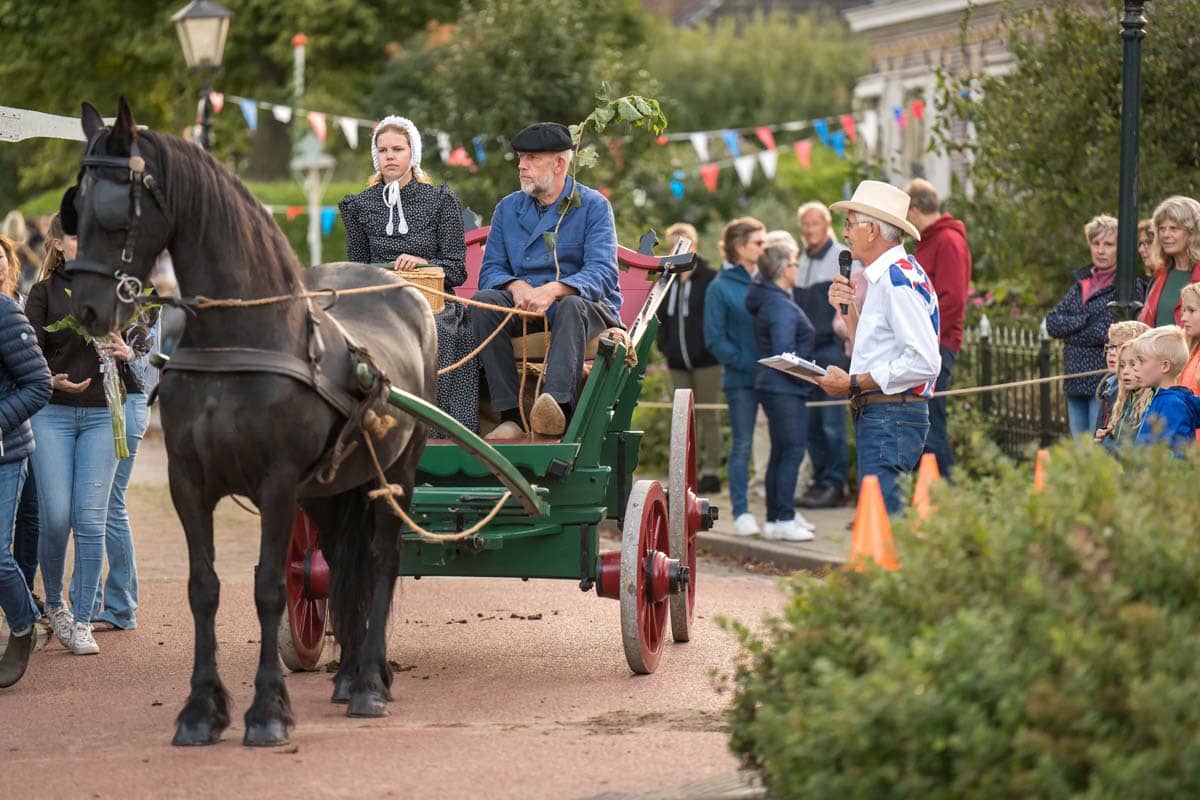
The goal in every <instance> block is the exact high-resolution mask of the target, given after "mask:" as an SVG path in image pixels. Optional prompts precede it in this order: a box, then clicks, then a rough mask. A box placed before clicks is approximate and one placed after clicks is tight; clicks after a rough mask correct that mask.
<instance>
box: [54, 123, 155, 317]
mask: <svg viewBox="0 0 1200 800" xmlns="http://www.w3.org/2000/svg"><path fill="white" fill-rule="evenodd" d="M106 130H108V129H107V128H104V129H101V130H99V131H97V132H96V133H95V134H93V135H92V138H91V141H89V142H88V146H87V150H86V151H85V152H84V156H83V160H82V161H81V162H80V163H81V165H82V168H83V171H84V172H85V173H86V171H87V170H89V169H95V168H105V167H108V168H116V169H120V170H123V171H126V172H127V174H128V176H129V177H128V181H127V182H128V183H129V187H130V188H129V200H128V209H127V210H126V211H125V212H124V213H125V214H126V218H127V219H128V226H127V228H126V233H125V244H124V246H123V247H122V248H121V262H122V263H123V264H131V263H133V250H134V246H135V245H136V244H137V238H138V223H139V222H141V219H142V189H143V188H145V189H146V190H148V191H149V192H150V194H151V196H153V197H154V202H156V203H157V204H158V207H159V208H160V209H161V210H162V211H164V212H165V211H166V210H167V200H166V197H165V196H164V195H163V193H162V189H161V188H159V185H158V181H157V180H155V178H154V175H153V174H152V173H150V172H147V171H146V160H145V159H144V158H142V154H141V152H140V150H139V148H138V143H137V139H134V140H133V143H132V145H131V146H130V148H129V156H128V157H127V158H123V157H121V156H105V155H97V154H95V153H93V152H92V151H93V150H94V149H95V148H96V145H97V144H98V143H99V141H100V134H101V133H104V131H106ZM106 180H107V179H106ZM114 182H115V181H114ZM94 183H95V185H96V186H97V187H99V186H100V185H102V183H101V182H100V181H99V180H96V181H94ZM107 205H110V206H112V208H107V207H106V208H104V209H99V210H98V213H99V212H100V211H106V212H107V213H108V214H109V215H110V216H115V215H116V214H120V213H122V212H121V211H120V210H118V209H117V208H116V206H117V202H115V201H114V200H109V201H108V203H107ZM66 271H67V272H68V273H70V274H77V273H91V274H93V275H100V276H101V277H104V278H111V279H113V280H115V281H116V282H117V288H116V292H117V300H119V301H120V302H122V303H131V304H132V303H136V302H137V301H138V298H140V297H141V295H142V281H141V279H140V278H138V277H137V276H135V275H130V274H129V273H127V272H124V271H123V270H121V269H120V268H119V267H115V268H114V267H109V266H108V265H106V264H101V263H98V262H95V261H91V260H88V259H76V260H75V261H72V262H71V263H69V264H68V265H67V266H66Z"/></svg>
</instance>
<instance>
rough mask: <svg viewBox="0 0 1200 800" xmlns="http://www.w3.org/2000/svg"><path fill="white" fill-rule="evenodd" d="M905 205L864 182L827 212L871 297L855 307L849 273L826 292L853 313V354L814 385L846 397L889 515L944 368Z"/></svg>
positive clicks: (863, 466)
mask: <svg viewBox="0 0 1200 800" xmlns="http://www.w3.org/2000/svg"><path fill="white" fill-rule="evenodd" d="M908 206H909V196H908V195H907V194H905V193H904V192H903V191H901V190H900V189H897V188H896V187H894V186H891V185H890V184H887V183H882V182H880V181H863V182H862V183H860V184H859V185H858V188H857V189H855V190H854V196H853V197H852V198H850V200H847V201H843V202H840V203H834V204H833V205H832V206H831V208H833V209H834V210H837V211H845V212H846V223H845V228H844V237H845V242H846V244H847V245H848V246H849V247H850V253H851V255H853V256H854V258H855V259H856V260H857V261H858V262H860V263H861V264H863V265H864V270H863V273H862V275H863V280H864V281H865V283H866V289H867V291H866V297H865V299H864V300H863V302H862V305H861V306H859V305H858V304H857V303H856V302H855V298H854V288H853V287H852V286H851V284H850V281H849V280H847V279H846V278H845V277H843V276H841V275H838V276H837V277H836V278H835V279H834V282H833V284H832V285H831V286H830V287H829V302H830V303H832V304H833V306H834V307H835V308H840V309H844V310H846V311H847V313H846V315H845V316H846V329H847V332H848V334H849V338H850V341H851V342H852V344H853V350H852V352H851V356H850V371H849V372H848V373H847V372H846V371H845V370H843V369H841V368H840V367H837V366H830V367H829V368H828V372H827V373H826V375H824V376H822V377H821V378H819V379H818V381H817V382H818V383H819V384H820V386H821V388H822V389H824V390H825V392H826V393H827V394H829V395H831V396H833V397H842V396H845V395H849V396H850V408H851V410H852V411H853V413H854V427H855V434H856V437H857V440H858V442H859V447H858V479H859V484H860V485H861V484H862V479H863V478H864V477H865V476H867V475H876V476H878V478H879V485H880V488H881V489H882V490H883V498H884V503H885V504H886V506H887V510H888V513H889V514H896V513H898V512H899V511H900V510H901V509H903V508H904V500H903V498H902V497H901V495H900V488H899V486H898V484H897V479H898V478H899V477H900V475H901V473H904V472H911V471H912V470H913V469H915V468H916V466H917V462H918V460H919V459H920V457H921V451H922V450H923V449H924V447H925V436H926V434H928V432H929V402H928V401H929V398H930V396H931V395H932V394H933V387H934V384H935V383H936V381H937V377H938V373H939V372H940V371H941V366H942V361H941V354H940V352H939V350H938V332H939V329H940V323H939V320H938V303H937V294H936V293H935V292H934V289H933V285H932V284H931V283H930V282H929V278H928V277H927V276H926V275H925V270H923V269H921V265H920V264H918V263H917V260H916V258H914V257H913V256H910V255H908V254H907V253H906V252H905V251H904V244H903V243H904V234H906V233H907V234H908V235H909V236H911V237H912V238H913V239H915V240H917V241H920V239H921V234H920V233H919V232H918V231H917V229H916V227H914V226H913V224H912V223H911V222H909V221H908V218H907V217H908ZM866 442H870V444H871V446H870V447H865V446H863V445H864V443H866Z"/></svg>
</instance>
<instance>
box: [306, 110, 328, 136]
mask: <svg viewBox="0 0 1200 800" xmlns="http://www.w3.org/2000/svg"><path fill="white" fill-rule="evenodd" d="M308 125H309V127H310V128H312V130H313V133H315V134H316V135H317V141H318V142H320V143H321V144H325V136H326V135H327V133H328V131H327V130H326V128H325V115H324V114H322V113H321V112H320V111H310V112H308Z"/></svg>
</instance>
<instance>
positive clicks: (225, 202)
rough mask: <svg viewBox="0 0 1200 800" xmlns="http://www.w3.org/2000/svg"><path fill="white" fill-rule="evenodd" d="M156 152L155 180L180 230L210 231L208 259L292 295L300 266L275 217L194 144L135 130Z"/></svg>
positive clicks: (177, 232) (177, 234)
mask: <svg viewBox="0 0 1200 800" xmlns="http://www.w3.org/2000/svg"><path fill="white" fill-rule="evenodd" d="M138 137H139V138H141V137H145V139H147V140H148V141H149V142H150V143H151V144H152V145H153V146H154V147H155V149H156V150H157V152H158V153H159V164H160V168H161V170H162V173H163V174H162V176H161V179H160V182H161V184H162V186H163V191H164V192H165V194H166V197H167V204H168V206H169V207H170V208H171V209H172V212H173V214H174V215H175V220H174V221H175V225H176V237H178V236H179V235H180V232H181V231H185V230H187V229H192V230H194V231H197V232H203V231H210V230H215V231H217V232H218V233H217V234H216V235H214V236H212V237H210V240H211V241H212V242H217V243H220V245H221V248H222V249H221V250H219V251H218V252H215V253H211V254H209V255H210V258H212V259H213V260H215V261H217V262H218V263H223V264H228V265H231V266H232V267H234V268H240V267H245V268H249V267H250V266H251V265H253V268H254V271H255V272H256V273H257V274H258V275H259V276H260V277H265V278H267V279H268V281H270V282H271V283H272V284H274V285H275V286H274V288H276V289H281V290H282V289H286V290H287V291H291V290H293V289H295V288H296V287H297V286H299V285H300V283H301V281H300V274H301V270H302V267H301V265H300V261H299V259H298V258H297V257H296V254H295V253H294V252H293V250H292V246H291V244H290V243H289V242H288V240H287V237H286V236H284V234H283V231H282V229H280V227H279V224H278V223H277V222H276V221H275V218H274V216H272V214H271V213H270V212H269V211H268V210H267V209H266V207H265V206H263V204H262V202H261V201H259V200H258V198H256V197H255V196H254V195H253V194H251V192H250V190H249V189H247V188H246V184H244V183H243V182H242V181H241V180H239V179H238V178H237V177H236V176H235V175H234V174H233V173H232V172H230V171H229V169H228V168H227V167H226V166H225V165H224V164H222V163H221V162H220V161H218V160H217V159H216V158H214V157H213V156H212V154H211V153H208V152H206V151H204V150H201V149H200V148H198V147H196V146H195V145H194V144H190V143H188V142H185V141H184V140H182V139H180V138H179V137H177V136H171V135H168V134H163V133H158V132H155V131H139V132H138Z"/></svg>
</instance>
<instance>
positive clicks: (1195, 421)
mask: <svg viewBox="0 0 1200 800" xmlns="http://www.w3.org/2000/svg"><path fill="white" fill-rule="evenodd" d="M1130 349H1131V350H1132V351H1133V372H1134V375H1135V376H1136V378H1137V385H1138V387H1139V388H1141V389H1150V390H1152V391H1153V392H1154V399H1152V400H1151V401H1150V405H1149V407H1148V408H1147V409H1146V415H1145V416H1144V417H1143V418H1142V424H1141V426H1140V427H1139V428H1138V433H1137V438H1136V439H1135V440H1134V442H1135V444H1139V445H1146V444H1155V443H1158V442H1167V443H1168V444H1170V446H1171V449H1172V450H1173V451H1175V454H1176V455H1177V456H1182V455H1183V454H1184V453H1185V452H1186V451H1187V448H1190V447H1194V446H1195V444H1196V441H1195V440H1196V427H1197V425H1200V397H1197V396H1196V395H1194V394H1193V393H1192V392H1191V391H1190V390H1189V389H1187V388H1186V387H1184V386H1179V385H1177V383H1178V381H1179V373H1180V372H1182V371H1183V367H1184V365H1185V364H1186V363H1187V361H1188V355H1189V353H1188V346H1187V339H1186V338H1185V337H1184V334H1183V331H1182V330H1181V329H1180V328H1178V327H1177V326H1175V325H1164V326H1162V327H1161V328H1155V329H1154V330H1152V331H1147V332H1146V333H1143V334H1142V335H1141V336H1139V337H1137V338H1136V339H1134V340H1133V342H1131V343H1130Z"/></svg>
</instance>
